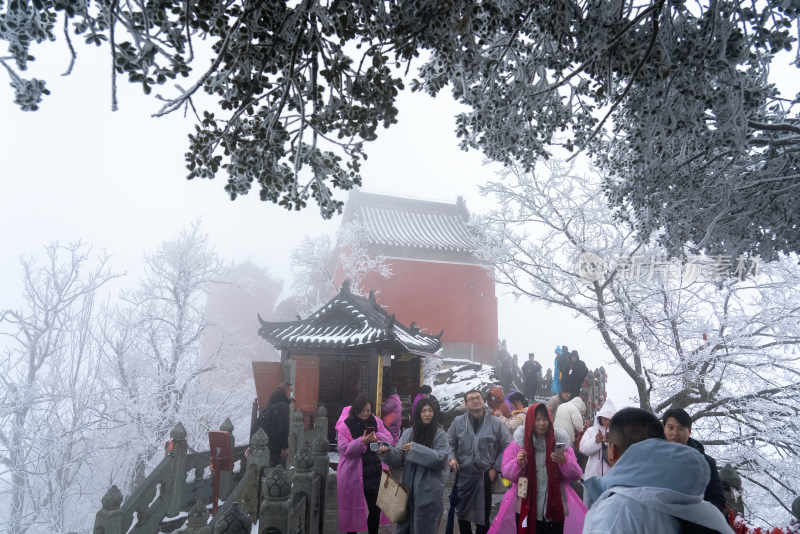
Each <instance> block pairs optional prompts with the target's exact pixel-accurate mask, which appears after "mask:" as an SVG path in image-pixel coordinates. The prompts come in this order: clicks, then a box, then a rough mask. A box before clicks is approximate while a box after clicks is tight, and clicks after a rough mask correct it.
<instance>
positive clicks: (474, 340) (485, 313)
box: [334, 191, 498, 365]
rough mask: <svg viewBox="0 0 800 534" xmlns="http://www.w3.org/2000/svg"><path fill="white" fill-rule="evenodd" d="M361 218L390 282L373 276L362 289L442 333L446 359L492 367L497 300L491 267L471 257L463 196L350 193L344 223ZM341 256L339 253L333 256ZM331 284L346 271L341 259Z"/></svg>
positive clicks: (403, 317) (404, 317)
mask: <svg viewBox="0 0 800 534" xmlns="http://www.w3.org/2000/svg"><path fill="white" fill-rule="evenodd" d="M353 221H359V222H360V223H361V224H362V225H364V227H366V228H367V229H368V231H369V238H368V254H369V255H373V256H378V255H382V256H384V257H385V258H386V263H387V264H388V265H390V266H391V269H392V275H391V277H389V278H388V279H386V278H383V277H381V276H380V275H378V274H377V273H374V272H370V273H368V274H367V276H366V277H365V278H364V280H363V281H362V282H361V287H367V288H370V289H375V293H376V299H377V301H378V303H381V304H383V305H384V306H386V305H389V306H390V307H391V310H392V313H393V314H395V315H396V316H397V320H398V321H400V322H403V323H405V324H411V323H412V321H415V323H413V325H414V326H417V327H419V328H421V329H422V331H423V332H427V333H428V334H439V333H440V332H441V331H442V330H443V331H444V332H443V335H442V338H441V341H442V354H443V355H444V356H446V357H448V358H464V359H469V360H474V361H479V362H482V363H488V364H492V365H494V364H495V363H496V361H497V342H498V339H497V297H496V296H495V284H494V279H493V273H492V271H491V264H490V263H488V262H486V261H483V260H481V259H479V258H478V257H477V256H475V254H474V253H473V252H472V251H473V250H474V248H475V239H476V238H475V234H474V232H472V231H471V230H470V228H469V226H468V225H467V223H468V221H469V212H468V211H467V207H466V204H465V203H464V201H463V199H462V198H460V197H459V199H458V201H457V202H455V203H447V202H434V201H428V200H417V199H411V198H402V197H394V196H388V195H379V194H372V193H364V192H362V191H352V192H351V193H350V198H349V199H348V201H347V203H346V205H345V211H344V216H343V219H342V225H345V224H348V223H350V222H353ZM336 256H337V258H338V256H339V255H338V253H337V254H336ZM336 261H337V264H336V267H335V270H334V282H335V283H336V284H337V286H338V285H341V283H342V281H343V280H344V278H345V273H344V271H343V269H342V266H341V264H340V263H338V259H337V260H336Z"/></svg>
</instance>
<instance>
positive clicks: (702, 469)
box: [583, 408, 732, 534]
mask: <svg viewBox="0 0 800 534" xmlns="http://www.w3.org/2000/svg"><path fill="white" fill-rule="evenodd" d="M660 423H661V422H660V421H659V420H658V418H657V417H656V416H655V415H653V414H652V413H650V412H647V411H645V410H641V409H639V408H624V409H622V410H620V411H619V412H617V413H616V414H615V415H614V417H613V418H612V419H611V433H610V434H609V445H608V459H609V463H610V464H611V465H612V467H613V469H612V470H611V471H610V472H609V473H608V475H606V476H604V477H592V478H590V479H589V480H587V481H586V482H585V483H584V491H585V492H586V493H587V494H588V501H589V504H590V508H589V513H588V514H587V515H586V520H585V522H584V525H583V534H641V533H644V532H646V533H647V534H680V533H681V532H684V530H683V529H684V528H692V526H703V527H706V528H708V529H711V531H712V532H721V533H732V529H731V528H730V527H729V526H728V523H727V521H725V518H724V517H723V515H722V514H720V513H719V510H717V509H716V508H715V507H714V505H713V504H711V503H709V502H707V501H704V500H703V494H704V492H705V489H706V485H707V484H708V481H709V478H710V476H711V475H710V469H709V467H708V462H706V459H705V458H704V457H703V455H702V454H700V453H699V452H697V451H696V450H694V449H692V448H691V447H686V446H684V445H681V444H680V443H671V442H668V441H666V439H665V437H664V429H663V428H659V425H660Z"/></svg>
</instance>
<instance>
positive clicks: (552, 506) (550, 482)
mask: <svg viewBox="0 0 800 534" xmlns="http://www.w3.org/2000/svg"><path fill="white" fill-rule="evenodd" d="M537 406H544V405H543V404H534V405H533V406H531V407H529V408H528V413H527V415H526V416H525V436H524V440H525V441H524V443H525V454H526V455H527V456H528V465H527V467H526V468H525V476H527V477H528V498H527V499H523V500H522V503H521V506H520V514H519V519H520V525H519V530H518V532H519V534H535V533H536V503H537V495H536V492H537V490H538V488H537V486H538V484H536V450H535V449H534V447H533V425H534V422H535V421H536V407H537ZM544 411H545V413H547V418H548V419H549V420H550V427H549V428H548V429H547V434H546V435H545V443H546V450H545V466H546V469H547V502H546V504H545V511H544V517H545V519H547V520H548V521H553V522H555V523H563V522H564V503H563V502H562V501H561V472H560V471H559V469H558V464H557V463H555V462H554V461H553V460H552V459H551V458H550V454H551V453H552V452H553V450H555V446H556V438H555V434H554V433H553V421H552V420H551V419H550V413H549V412H548V411H547V410H546V409H545V410H544ZM526 517H527V518H528V524H527V526H525V527H523V526H522V522H523V521H524V520H525V518H526Z"/></svg>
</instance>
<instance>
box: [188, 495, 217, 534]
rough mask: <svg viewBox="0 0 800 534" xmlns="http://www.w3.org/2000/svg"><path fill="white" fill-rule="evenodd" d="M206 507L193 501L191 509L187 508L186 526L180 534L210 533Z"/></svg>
mask: <svg viewBox="0 0 800 534" xmlns="http://www.w3.org/2000/svg"><path fill="white" fill-rule="evenodd" d="M208 515H209V514H208V509H207V508H206V507H205V506H204V505H203V503H199V502H197V503H194V506H192V508H191V510H189V517H188V518H187V521H186V523H187V526H186V528H185V529H184V530H183V531H182V534H211V528H210V527H209V526H208Z"/></svg>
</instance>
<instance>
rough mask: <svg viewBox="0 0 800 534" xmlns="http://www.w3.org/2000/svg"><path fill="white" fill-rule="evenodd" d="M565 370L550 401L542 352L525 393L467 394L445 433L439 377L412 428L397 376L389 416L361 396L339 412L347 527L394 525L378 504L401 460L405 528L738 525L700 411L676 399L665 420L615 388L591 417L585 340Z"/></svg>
mask: <svg viewBox="0 0 800 534" xmlns="http://www.w3.org/2000/svg"><path fill="white" fill-rule="evenodd" d="M528 364H530V365H528ZM526 366H527V369H526ZM554 369H555V371H554V373H553V377H552V381H553V384H552V388H553V389H554V390H557V392H556V393H555V394H554V395H552V397H550V398H549V399H547V400H546V402H542V401H544V398H541V397H540V398H537V397H536V396H535V392H536V391H537V390H538V388H539V383H538V382H539V381H540V380H541V379H542V378H541V366H540V365H539V364H538V363H537V362H536V361H535V357H534V356H533V355H532V354H531V355H530V356H529V361H528V362H526V363H525V365H523V368H522V374H523V377H524V386H525V387H524V391H521V392H518V391H515V392H512V393H510V394H509V395H507V396H506V395H504V392H503V390H502V389H501V388H499V387H494V388H491V389H489V390H488V391H486V392H482V391H478V390H475V389H472V390H470V391H467V392H465V393H464V395H463V400H464V408H465V409H464V413H463V414H462V415H459V416H457V417H456V418H455V419H454V420H453V422H452V423H451V425H450V427H449V428H448V429H447V430H446V431H445V429H443V428H442V426H441V425H440V424H439V416H440V407H439V402H438V400H437V399H436V397H435V396H434V395H433V390H432V388H431V387H430V386H428V385H425V386H422V387H421V388H420V390H419V394H418V395H417V397H416V398H415V399H414V402H413V409H412V414H411V424H410V426H409V427H408V428H406V429H405V430H402V432H401V426H402V425H401V423H400V421H401V409H402V403H401V402H400V398H399V396H398V395H397V391H395V390H394V389H393V388H388V390H387V392H386V394H385V400H384V403H383V404H382V406H381V408H382V409H381V412H380V416H376V415H375V413H374V412H375V410H374V406H375V405H374V404H373V403H372V401H371V400H370V399H369V398H368V397H367V396H366V395H359V396H358V398H356V399H355V401H354V402H353V404H352V405H351V406H349V407H347V408H345V410H344V411H343V412H342V415H341V417H340V418H339V420H338V422H337V423H336V430H337V432H338V450H339V455H340V456H339V465H338V468H337V481H338V511H339V528H340V530H341V531H342V532H369V534H377V532H378V529H379V526H380V525H382V524H388V523H390V521H389V519H388V518H387V517H386V515H385V514H383V513H381V508H380V507H379V506H378V504H377V503H378V501H379V492H380V491H381V487H383V485H384V484H383V483H382V482H381V480H382V478H381V477H382V476H383V477H384V480H385V479H386V478H385V477H387V476H388V475H389V474H390V473H389V471H386V472H385V474H384V469H392V470H395V471H394V472H395V473H396V476H397V477H398V479H397V482H398V483H399V484H402V486H403V487H404V488H405V490H407V494H408V497H407V502H406V504H405V506H406V510H405V511H406V513H405V514H403V517H402V519H401V520H399V521H397V524H396V527H395V532H397V533H398V534H406V533H410V534H436V533H437V532H438V531H439V528H440V525H441V522H442V521H443V520H446V521H447V525H446V527H445V532H446V533H447V534H452V532H454V529H455V525H456V524H457V528H458V531H459V532H460V533H461V534H473V533H474V534H543V533H544V534H549V533H558V534H562V533H566V534H577V533H580V532H584V533H588V534H601V533H609V534H610V533H614V534H626V533H657V534H661V533H664V534H669V533H690V532H731V528H730V527H729V526H728V523H727V521H726V519H725V515H724V508H725V496H724V494H723V490H722V484H721V482H720V478H719V474H718V472H717V468H716V464H715V462H714V460H713V459H712V458H711V457H709V456H707V455H705V454H704V451H703V448H702V445H700V443H699V442H697V441H695V440H694V439H692V438H691V426H692V420H691V417H690V416H689V414H687V413H686V412H685V411H683V410H681V409H670V410H668V411H667V412H665V413H664V414H662V417H661V419H658V418H657V417H656V415H654V414H652V413H650V412H647V411H644V410H640V409H638V408H624V409H622V410H620V411H617V410H616V409H615V407H614V405H613V403H612V402H611V401H610V400H604V402H602V404H601V405H600V406H599V407H598V409H597V412H596V415H595V416H594V417H593V420H592V421H587V420H586V418H587V417H588V412H587V406H586V404H585V402H584V401H583V399H581V396H580V393H581V387H582V385H583V381H584V380H585V378H586V372H587V368H586V365H585V363H583V361H582V360H581V359H580V356H579V354H578V352H577V351H574V350H573V351H569V350H568V348H567V347H565V346H562V347H559V350H558V351H557V354H556V362H555V366H554ZM529 379H530V381H529ZM556 381H557V382H558V384H556ZM578 453H579V454H580V455H581V456H585V459H584V460H585V468H582V467H581V465H580V464H579V462H578ZM581 463H583V462H581ZM449 472H452V473H453V474H454V484H453V490H452V494H451V495H450V510H449V512H448V514H447V518H446V519H445V515H444V505H443V498H444V495H443V494H444V488H445V483H446V481H447V478H448V476H449ZM576 489H577V491H576ZM581 492H582V496H581V495H580V494H579V493H581ZM497 493H504V495H503V498H502V501H501V502H500V504H499V507H498V510H497V513H496V515H494V516H492V515H491V510H492V496H493V495H495V494H497Z"/></svg>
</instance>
